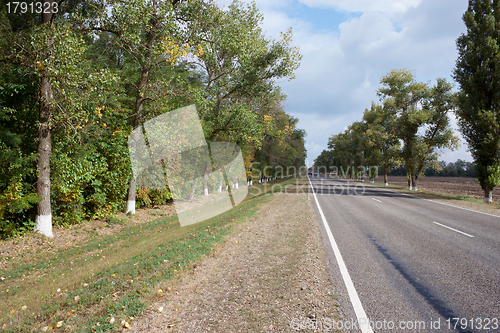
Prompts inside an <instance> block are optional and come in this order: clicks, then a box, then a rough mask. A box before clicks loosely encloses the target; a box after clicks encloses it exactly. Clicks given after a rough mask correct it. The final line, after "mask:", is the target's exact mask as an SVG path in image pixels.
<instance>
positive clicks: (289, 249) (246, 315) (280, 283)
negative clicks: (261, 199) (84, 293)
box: [127, 185, 339, 332]
mask: <svg viewBox="0 0 500 333" xmlns="http://www.w3.org/2000/svg"><path fill="white" fill-rule="evenodd" d="M289 187H290V185H289ZM287 189H288V187H287ZM294 192H295V191H290V192H288V193H289V194H286V193H281V194H275V195H274V198H273V200H272V201H271V202H269V203H268V204H266V205H265V206H264V207H263V208H262V209H261V210H260V212H259V213H258V214H257V215H256V216H255V217H254V218H251V219H249V220H248V221H246V222H243V223H241V224H239V225H238V226H237V227H236V229H235V231H234V232H233V233H231V235H230V236H229V237H228V238H227V240H226V242H225V243H224V244H223V245H222V246H221V247H220V248H219V249H218V250H217V251H216V252H215V253H214V254H213V255H211V256H210V257H208V258H206V259H205V260H204V261H202V262H201V263H200V264H199V265H197V266H196V267H195V268H194V269H193V270H191V271H190V272H187V273H186V274H184V275H183V276H182V277H181V278H180V279H179V280H177V281H174V282H173V284H172V287H171V288H169V290H168V291H165V296H164V297H163V299H162V300H161V301H158V302H156V303H154V304H153V305H152V306H151V307H150V308H149V309H148V310H147V311H146V313H145V314H144V315H143V316H142V317H140V318H137V319H136V320H134V322H133V324H132V325H131V328H130V329H129V330H127V331H128V332H144V331H147V332H207V331H214V332H228V331H233V332H234V331H252V332H258V331H276V332H294V331H296V330H295V329H294V328H298V325H300V324H307V323H309V324H311V323H312V322H313V321H312V320H313V319H314V318H331V319H332V320H333V319H336V320H338V319H339V312H338V305H337V302H336V300H335V296H334V294H333V291H332V284H331V283H332V282H331V279H330V275H329V272H328V268H327V266H326V257H325V251H324V248H323V243H322V239H321V235H320V232H319V229H318V225H317V219H316V215H315V211H314V208H313V206H312V201H311V198H310V196H309V195H308V194H306V193H294ZM299 192H300V191H299ZM292 193H293V194H292Z"/></svg>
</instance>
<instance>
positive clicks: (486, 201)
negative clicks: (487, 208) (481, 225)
mask: <svg viewBox="0 0 500 333" xmlns="http://www.w3.org/2000/svg"><path fill="white" fill-rule="evenodd" d="M492 201H493V198H492V197H485V198H484V200H483V202H485V203H491V202H492Z"/></svg>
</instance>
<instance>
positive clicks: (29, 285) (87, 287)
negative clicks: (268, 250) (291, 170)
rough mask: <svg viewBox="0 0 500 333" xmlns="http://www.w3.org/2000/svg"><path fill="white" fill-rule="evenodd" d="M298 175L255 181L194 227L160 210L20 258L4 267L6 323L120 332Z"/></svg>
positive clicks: (0, 306)
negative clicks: (126, 224) (150, 217)
mask: <svg viewBox="0 0 500 333" xmlns="http://www.w3.org/2000/svg"><path fill="white" fill-rule="evenodd" d="M294 180H295V179H293V178H292V179H283V180H278V181H275V182H271V183H265V184H261V185H257V186H254V187H252V188H250V190H249V195H248V196H247V198H246V199H245V200H244V201H243V202H242V203H240V204H239V205H238V206H236V207H234V208H233V209H231V210H229V211H227V212H225V213H223V214H221V215H219V216H216V217H214V218H211V219H209V220H206V221H203V222H200V223H196V224H193V225H190V226H186V227H183V228H181V227H180V225H179V223H178V220H177V218H176V217H175V216H174V217H160V218H158V219H156V220H154V221H151V222H145V223H142V224H138V225H133V226H130V227H126V228H123V229H121V230H120V231H119V232H118V233H116V234H113V235H107V236H99V235H95V236H94V237H91V238H89V239H88V240H87V241H85V242H82V243H81V244H75V246H74V247H71V248H66V249H60V250H55V251H52V252H43V253H35V254H31V255H30V256H28V257H26V258H23V259H22V260H19V262H17V263H15V264H14V265H12V267H11V268H10V269H8V270H2V271H0V277H2V278H3V279H0V328H2V331H4V332H16V333H17V332H31V331H39V330H44V331H52V330H54V331H60V332H118V331H120V330H121V327H123V325H124V324H123V322H129V321H131V320H133V319H134V318H135V317H137V316H138V315H140V314H141V313H142V312H143V310H144V309H145V308H147V307H148V306H149V305H150V304H152V303H153V302H155V301H157V300H158V299H161V298H162V297H168V293H169V292H173V291H172V288H171V287H172V284H173V281H174V280H175V279H176V278H177V277H179V276H180V275H181V274H183V273H184V272H186V271H188V270H190V269H192V268H193V266H194V265H196V263H197V262H199V261H200V260H202V258H203V257H205V256H206V255H209V254H210V253H212V252H213V251H214V250H215V249H217V247H218V244H220V243H222V242H223V241H224V239H225V237H226V236H227V235H229V234H230V232H231V229H232V226H233V225H234V224H235V223H238V222H242V221H245V220H246V219H248V218H250V217H252V216H253V215H255V213H256V212H257V211H258V210H259V208H260V207H261V205H262V204H264V203H266V202H268V201H269V200H270V194H271V193H272V192H281V191H283V189H284V188H285V187H286V186H287V185H288V184H290V183H292V182H294ZM123 222H124V221H122V220H119V219H114V220H109V221H107V223H108V224H115V223H118V224H121V223H123Z"/></svg>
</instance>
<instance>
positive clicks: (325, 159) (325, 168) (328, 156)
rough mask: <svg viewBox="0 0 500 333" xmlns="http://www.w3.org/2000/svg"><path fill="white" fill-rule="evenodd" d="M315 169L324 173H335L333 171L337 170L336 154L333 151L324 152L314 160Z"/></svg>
mask: <svg viewBox="0 0 500 333" xmlns="http://www.w3.org/2000/svg"><path fill="white" fill-rule="evenodd" d="M314 169H315V170H317V171H318V173H320V172H324V173H325V174H328V173H330V172H334V171H333V170H332V169H335V164H334V154H333V151H331V150H323V151H322V152H321V154H319V156H318V157H316V159H315V160H314Z"/></svg>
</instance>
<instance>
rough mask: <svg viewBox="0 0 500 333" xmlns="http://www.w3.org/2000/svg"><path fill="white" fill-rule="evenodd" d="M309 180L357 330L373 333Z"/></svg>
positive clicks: (363, 332)
mask: <svg viewBox="0 0 500 333" xmlns="http://www.w3.org/2000/svg"><path fill="white" fill-rule="evenodd" d="M307 180H309V185H310V186H311V190H312V194H313V197H314V201H315V202H316V206H317V207H318V211H319V215H320V216H321V220H322V221H323V225H324V227H325V230H326V234H327V235H328V239H329V240H330V245H331V246H332V250H333V253H334V254H335V259H337V264H338V265H339V269H340V273H341V274H342V279H343V280H344V284H345V286H346V288H347V293H348V294H349V298H350V300H351V304H352V307H353V308H354V312H355V313H356V317H357V318H358V323H359V328H360V329H361V332H362V333H373V330H372V327H371V325H370V321H369V320H368V316H367V315H366V312H365V310H364V309H363V305H362V304H361V301H360V300H359V296H358V293H357V292H356V288H354V284H353V283H352V280H351V276H350V275H349V271H348V270H347V267H346V265H345V262H344V259H342V255H341V254H340V250H339V247H338V246H337V243H336V242H335V238H333V234H332V231H331V230H330V227H329V226H328V223H327V222H326V218H325V214H323V210H322V209H321V206H320V205H319V202H318V198H316V192H314V188H313V186H312V183H311V179H309V177H307Z"/></svg>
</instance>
